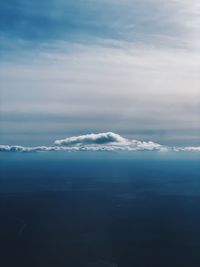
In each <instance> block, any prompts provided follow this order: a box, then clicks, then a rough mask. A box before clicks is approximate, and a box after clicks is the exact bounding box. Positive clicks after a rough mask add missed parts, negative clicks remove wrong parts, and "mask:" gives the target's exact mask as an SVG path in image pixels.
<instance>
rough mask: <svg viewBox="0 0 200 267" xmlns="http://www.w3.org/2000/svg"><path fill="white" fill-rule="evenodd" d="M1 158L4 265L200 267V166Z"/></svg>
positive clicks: (109, 156) (106, 156) (183, 160)
mask: <svg viewBox="0 0 200 267" xmlns="http://www.w3.org/2000/svg"><path fill="white" fill-rule="evenodd" d="M155 154H156V152H153V153H151V152H149V153H148V152H147V153H141V154H139V152H138V154H137V153H133V154H131V155H130V154H124V155H123V154H114V153H89V152H82V153H80V154H79V153H63V154H62V153H60V154H59V153H46V154H45V153H41V154H40V153H36V154H19V153H2V154H1V156H0V159H1V166H0V167H1V169H0V174H1V178H0V266H2V267H14V266H16V267H18V266H19V267H73V266H80V267H82V266H84V267H104V266H110V267H117V266H118V267H156V266H158V267H175V266H176V267H178V266H180V267H198V266H200V165H199V163H200V160H199V156H198V155H194V156H192V155H189V154H188V155H187V154H184V155H183V156H182V155H180V154H179V155H178V156H177V155H174V154H173V155H170V154H169V155H167V156H166V155H162V154H159V153H157V154H156V155H155Z"/></svg>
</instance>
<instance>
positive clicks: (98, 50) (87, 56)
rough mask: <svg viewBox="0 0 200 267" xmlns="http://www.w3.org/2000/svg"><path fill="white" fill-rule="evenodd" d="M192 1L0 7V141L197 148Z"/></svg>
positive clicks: (16, 1)
mask: <svg viewBox="0 0 200 267" xmlns="http://www.w3.org/2000/svg"><path fill="white" fill-rule="evenodd" d="M199 15H200V4H199V3H198V1H197V0H191V1H189V0H182V1H181V0H169V1H164V0H140V1H139V0H132V1H130V0H124V1H122V0H121V1H119V0H116V1H113V0H107V1H105V0H101V1H100V0H93V1H92V0H90V1H89V0H85V1H80V0H79V1H71V0H69V1H64V0H57V1H56V0H49V1H38V0H35V1H27V0H26V1H25V0H8V1H1V3H0V40H1V42H0V56H1V63H0V84H1V92H0V94H1V105H0V111H1V117H0V120H1V126H2V127H1V128H2V130H1V136H0V141H1V142H0V143H1V144H7V143H9V144H16V143H17V144H26V145H31V144H43V143H44V142H45V143H48V142H49V143H51V141H52V140H54V139H56V138H62V137H66V136H70V135H77V134H85V133H90V132H105V131H114V132H118V133H120V134H123V135H125V136H127V137H129V136H130V137H131V138H136V139H139V140H141V139H142V140H153V141H155V142H159V143H164V144H171V143H172V144H177V145H179V144H184V145H196V144H198V143H199V130H200V129H199V128H200V119H199V117H200V116H199V112H200V110H199V101H200V100H199V99H200V92H199V90H200V89H199V88H200V78H199V69H200V53H199V52H200V49H199V45H200V42H199V41H200V38H199V36H200V16H199Z"/></svg>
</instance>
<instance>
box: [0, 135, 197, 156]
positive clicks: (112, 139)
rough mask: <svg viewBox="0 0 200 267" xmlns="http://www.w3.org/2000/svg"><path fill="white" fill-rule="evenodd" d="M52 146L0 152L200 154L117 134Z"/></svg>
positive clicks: (0, 149)
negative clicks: (157, 152) (185, 152)
mask: <svg viewBox="0 0 200 267" xmlns="http://www.w3.org/2000/svg"><path fill="white" fill-rule="evenodd" d="M54 144H55V145H54V146H37V147H25V146H18V145H16V146H10V145H0V152H47V151H68V152H72V151H160V152H161V151H162V152H167V151H173V152H181V151H191V152H200V146H196V147H192V146H187V147H169V146H164V145H161V144H158V143H154V142H152V141H147V142H146V141H138V140H128V139H126V138H124V137H122V136H120V135H119V134H116V133H112V132H106V133H98V134H93V133H92V134H86V135H80V136H72V137H68V138H65V139H61V140H56V141H55V142H54Z"/></svg>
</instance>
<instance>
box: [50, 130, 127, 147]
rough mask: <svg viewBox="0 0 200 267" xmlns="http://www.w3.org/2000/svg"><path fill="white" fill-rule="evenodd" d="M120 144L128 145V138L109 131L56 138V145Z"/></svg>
mask: <svg viewBox="0 0 200 267" xmlns="http://www.w3.org/2000/svg"><path fill="white" fill-rule="evenodd" d="M113 143H114V144H119V145H127V144H128V140H127V139H125V138H123V137H122V136H120V135H119V134H116V133H112V132H107V133H98V134H94V133H91V134H85V135H79V136H72V137H68V138H65V139H61V140H56V141H55V145H65V146H67V145H87V144H97V145H104V144H113Z"/></svg>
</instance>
